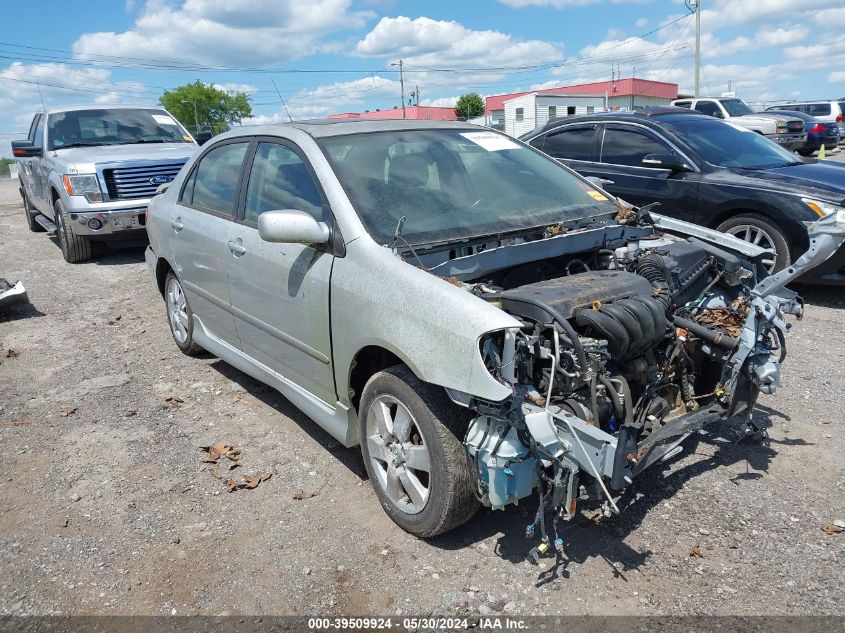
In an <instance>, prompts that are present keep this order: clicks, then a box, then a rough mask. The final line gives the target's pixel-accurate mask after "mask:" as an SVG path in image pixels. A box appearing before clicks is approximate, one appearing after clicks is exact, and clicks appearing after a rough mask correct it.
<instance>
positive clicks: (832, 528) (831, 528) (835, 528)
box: [822, 523, 845, 534]
mask: <svg viewBox="0 0 845 633" xmlns="http://www.w3.org/2000/svg"><path fill="white" fill-rule="evenodd" d="M822 531H823V532H824V533H825V534H839V533H840V532H845V528H844V527H842V526H840V525H835V524H833V523H828V524H827V525H825V526H824V527H823V528H822Z"/></svg>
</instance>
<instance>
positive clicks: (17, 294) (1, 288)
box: [0, 277, 29, 309]
mask: <svg viewBox="0 0 845 633" xmlns="http://www.w3.org/2000/svg"><path fill="white" fill-rule="evenodd" d="M21 303H29V296H28V295H27V294H26V288H25V287H24V285H23V282H22V281H16V282H15V283H11V282H8V281H6V280H5V279H3V278H2V277H0V309H2V308H7V307H9V306H13V305H18V304H21Z"/></svg>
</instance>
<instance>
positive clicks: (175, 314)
mask: <svg viewBox="0 0 845 633" xmlns="http://www.w3.org/2000/svg"><path fill="white" fill-rule="evenodd" d="M164 305H165V307H166V308H167V322H168V324H169V325H170V333H171V334H172V335H173V341H174V342H175V343H176V347H178V348H179V349H180V350H181V351H182V353H183V354H187V355H188V356H196V355H197V354H199V353H200V352H202V348H201V347H200V346H199V345H197V344H196V343H194V311H193V310H191V306H190V304H189V303H188V298H187V297H186V296H185V291H184V289H183V288H182V283H181V282H180V281H179V278H178V277H177V276H176V275H175V274H174V273H173V271H170V272H169V273H167V278H166V279H165V280H164Z"/></svg>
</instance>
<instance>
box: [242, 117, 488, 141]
mask: <svg viewBox="0 0 845 633" xmlns="http://www.w3.org/2000/svg"><path fill="white" fill-rule="evenodd" d="M284 128H296V129H298V130H302V131H303V132H305V133H306V134H308V135H309V136H311V137H313V138H327V137H330V136H345V135H348V134H367V133H370V132H401V131H403V130H444V129H445V130H487V129H489V128H485V127H481V126H478V125H472V124H470V123H462V122H460V121H418V120H416V119H340V118H338V119H310V120H306V121H291V122H287V123H274V124H270V125H257V126H243V127H238V128H233V131H235V130H237V131H238V132H239V133H240V134H244V133H247V134H268V135H274V134H276V133H278V132H279V131H280V130H282V129H284Z"/></svg>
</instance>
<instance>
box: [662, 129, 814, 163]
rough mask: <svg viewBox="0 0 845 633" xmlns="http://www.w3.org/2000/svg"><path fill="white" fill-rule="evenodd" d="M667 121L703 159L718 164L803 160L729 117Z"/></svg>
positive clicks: (679, 138)
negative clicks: (723, 118)
mask: <svg viewBox="0 0 845 633" xmlns="http://www.w3.org/2000/svg"><path fill="white" fill-rule="evenodd" d="M664 125H665V126H666V127H667V128H668V129H669V130H670V131H672V132H674V133H675V135H676V136H677V137H678V140H679V141H681V142H682V143H684V144H686V145H689V146H690V147H691V148H692V149H693V150H695V152H696V153H697V154H698V156H699V157H700V158H701V159H703V160H705V161H707V162H708V163H710V164H711V165H716V166H717V167H729V168H734V169H770V168H773V167H784V166H786V165H793V164H796V163H799V162H800V161H798V160H796V158H795V154H793V153H791V152H789V151H787V150H785V149H783V148H782V147H781V146H780V145H778V144H777V143H775V142H773V141H770V140H769V139H767V138H766V137H765V136H762V135H760V134H757V132H753V131H751V130H749V129H747V128H744V127H740V126H739V125H736V124H734V123H730V122H727V121H719V120H718V119H712V118H708V117H686V116H685V117H680V116H679V117H675V119H674V120H671V121H669V120H667V121H665V123H664Z"/></svg>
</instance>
